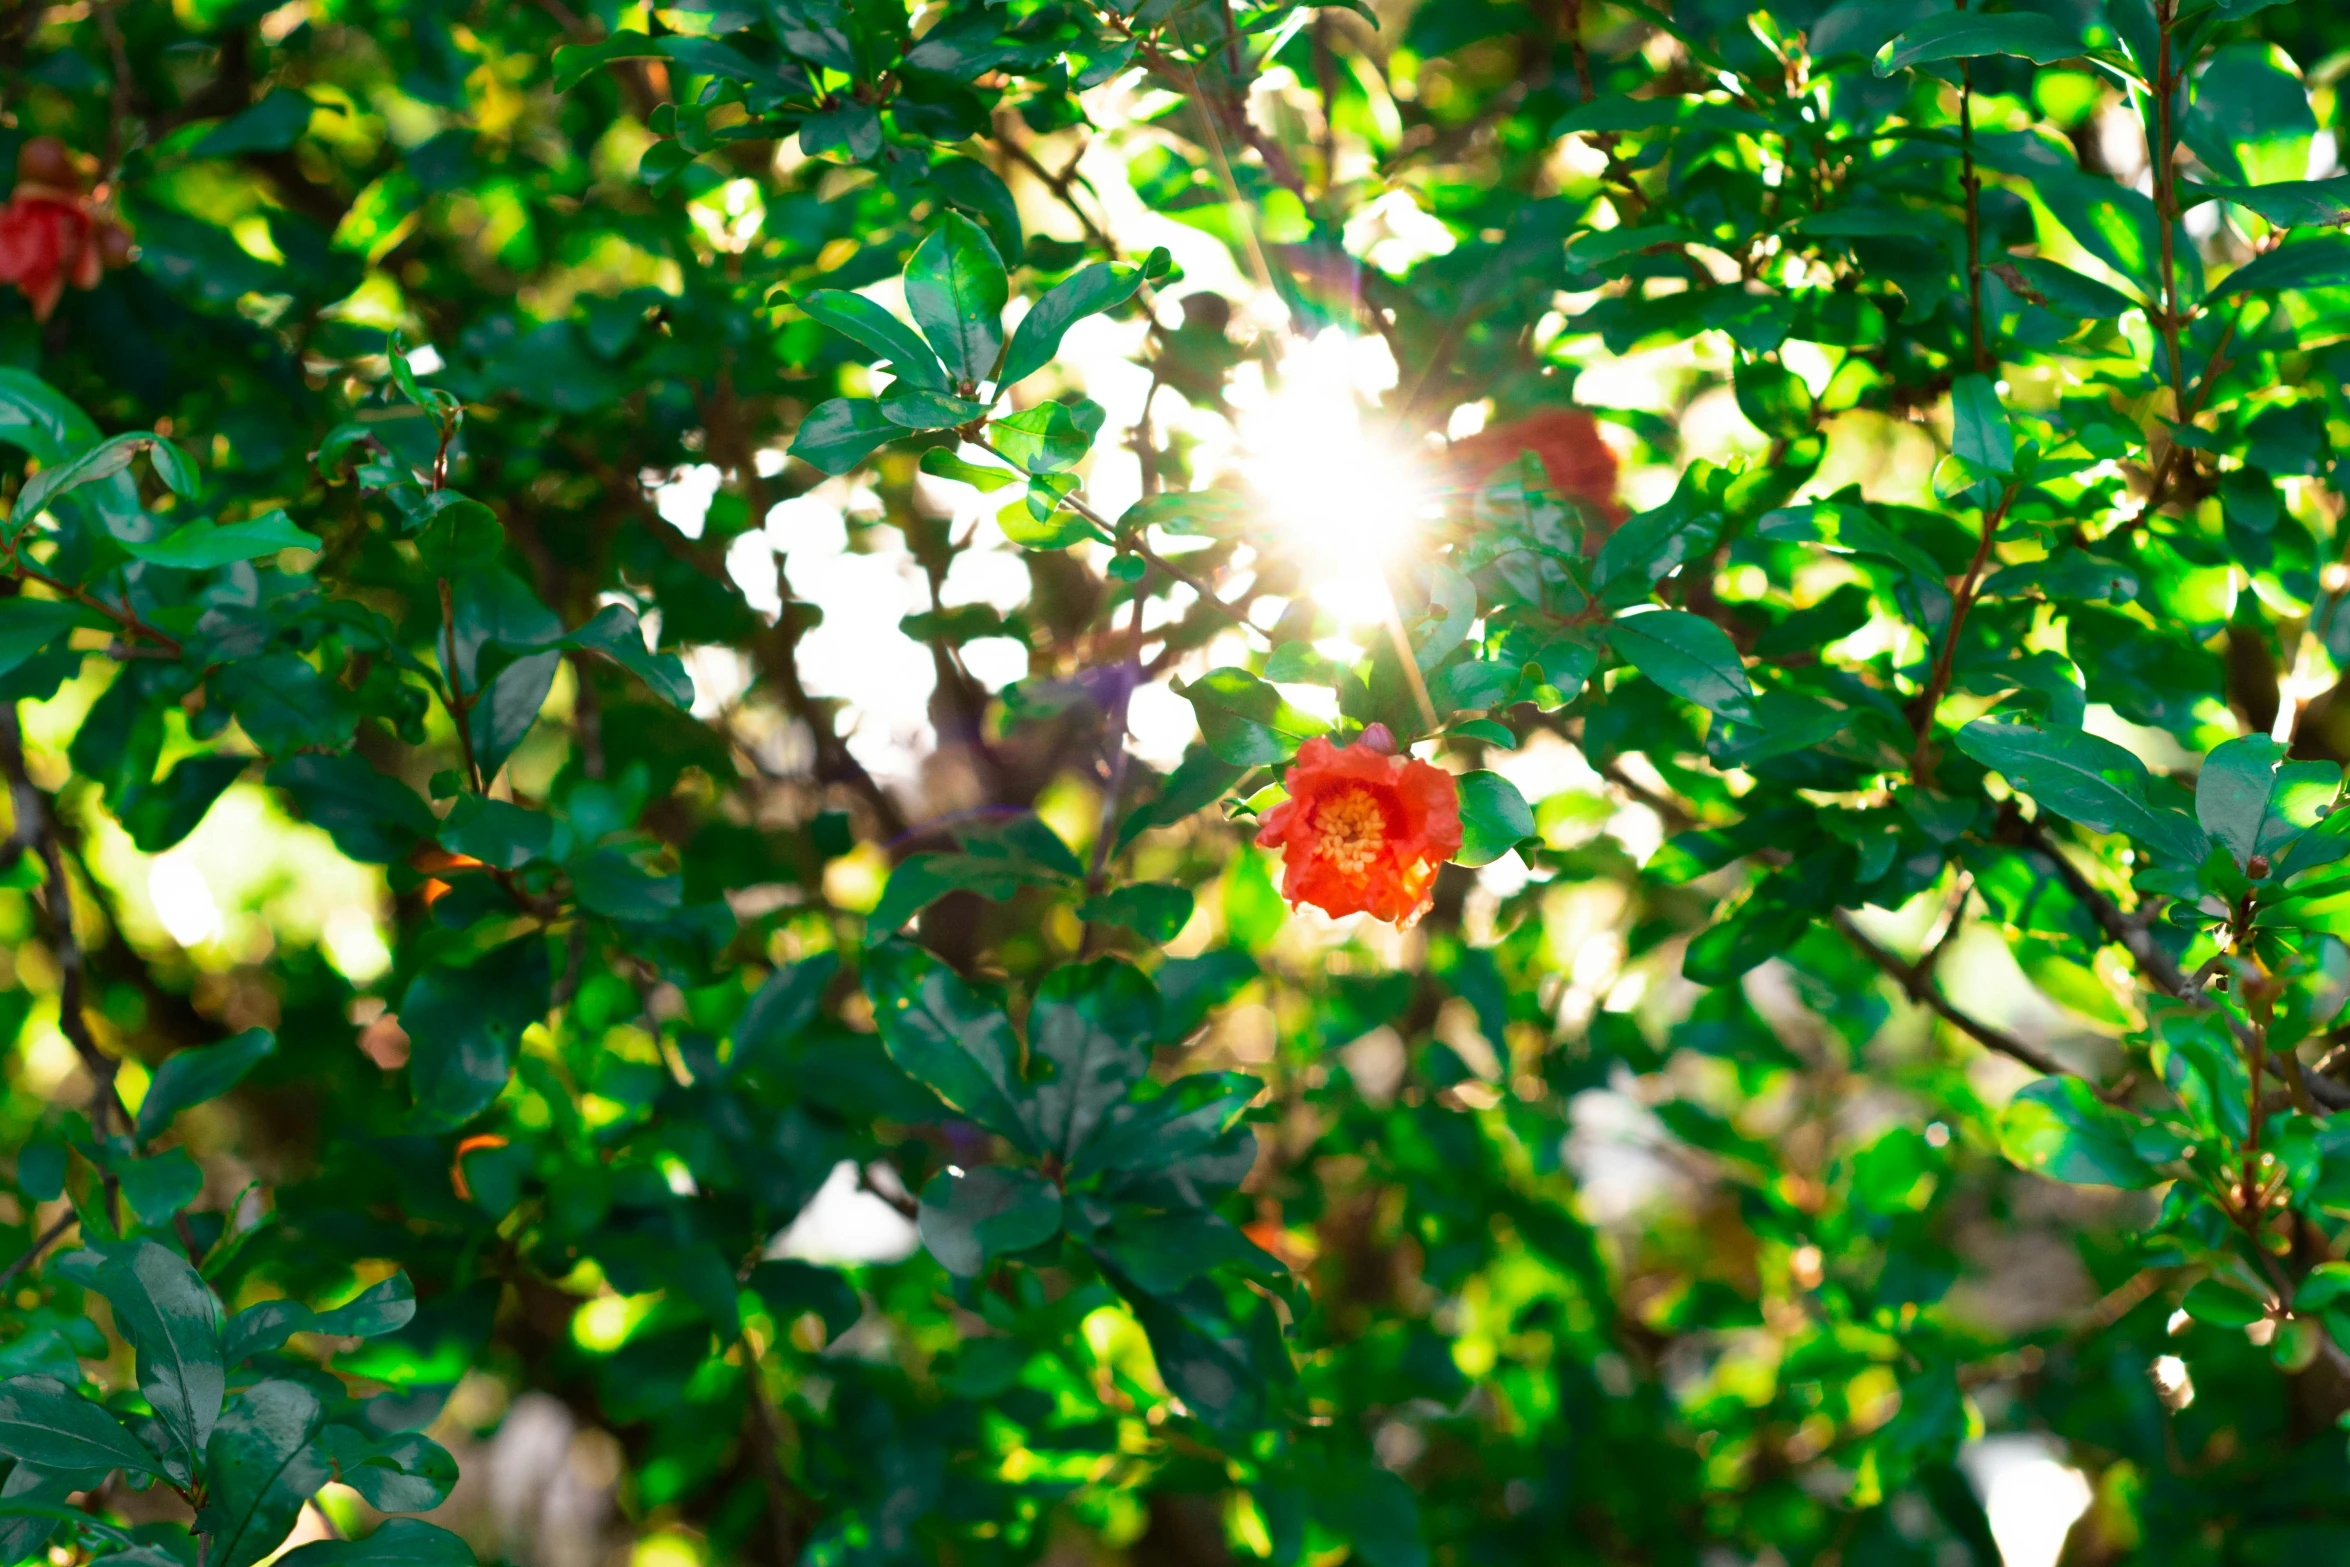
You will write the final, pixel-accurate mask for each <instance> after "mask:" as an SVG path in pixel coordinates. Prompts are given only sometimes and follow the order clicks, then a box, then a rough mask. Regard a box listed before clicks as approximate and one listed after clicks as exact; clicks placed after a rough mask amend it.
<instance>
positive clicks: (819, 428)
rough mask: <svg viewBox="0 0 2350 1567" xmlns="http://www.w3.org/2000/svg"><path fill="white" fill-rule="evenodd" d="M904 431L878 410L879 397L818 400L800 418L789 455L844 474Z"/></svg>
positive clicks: (815, 466) (831, 472)
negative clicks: (806, 413)
mask: <svg viewBox="0 0 2350 1567" xmlns="http://www.w3.org/2000/svg"><path fill="white" fill-rule="evenodd" d="M905 433H906V432H905V430H904V429H903V428H902V427H901V426H899V425H897V424H895V423H893V422H891V420H890V418H889V416H888V415H887V414H885V413H883V412H882V411H881V403H880V402H879V400H878V399H875V398H871V397H836V398H834V399H832V401H830V402H828V403H818V404H817V405H816V407H815V408H814V409H813V410H811V411H810V412H809V414H808V417H807V418H805V419H802V420H801V421H800V433H799V434H798V435H795V436H794V437H792V443H791V455H792V456H794V457H797V458H799V459H800V460H801V461H802V462H805V463H807V464H808V465H809V466H811V467H813V468H816V469H818V470H819V471H821V472H824V473H829V474H843V473H847V472H848V471H849V470H850V469H851V468H854V467H855V466H857V464H859V463H861V462H863V461H864V460H865V459H866V458H867V457H868V456H870V455H871V454H872V452H873V449H874V448H875V447H877V446H880V445H881V444H882V443H883V442H885V441H893V440H895V439H897V438H898V437H899V436H901V435H903V434H905Z"/></svg>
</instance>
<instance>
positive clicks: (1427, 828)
mask: <svg viewBox="0 0 2350 1567" xmlns="http://www.w3.org/2000/svg"><path fill="white" fill-rule="evenodd" d="M1284 782H1286V784H1287V785H1288V787H1289V798H1288V799H1286V800H1284V801H1282V802H1281V803H1280V804H1279V805H1276V806H1275V807H1273V809H1272V810H1271V811H1269V812H1267V813H1266V815H1265V824H1264V826H1263V828H1262V829H1260V830H1259V831H1258V833H1257V843H1258V845H1259V846H1260V847H1262V848H1267V849H1275V848H1277V849H1280V850H1281V851H1282V866H1281V895H1282V896H1283V897H1285V898H1287V899H1288V900H1289V903H1290V906H1291V907H1292V908H1295V907H1297V906H1298V905H1299V904H1302V903H1310V904H1312V905H1313V906H1314V907H1315V908H1317V909H1320V910H1321V911H1322V912H1323V913H1325V914H1334V915H1335V914H1371V915H1375V916H1376V917H1378V918H1380V919H1383V920H1393V921H1394V922H1395V923H1396V924H1398V925H1410V924H1412V923H1413V922H1414V921H1415V920H1417V919H1419V917H1420V916H1421V915H1422V914H1425V913H1426V912H1427V911H1428V905H1429V904H1430V903H1431V902H1432V901H1433V900H1434V888H1435V885H1436V871H1437V867H1439V866H1441V865H1442V864H1443V863H1444V862H1445V861H1446V860H1449V859H1451V858H1452V857H1453V856H1454V855H1456V854H1458V853H1460V852H1461V792H1460V786H1459V785H1458V784H1456V783H1454V782H1453V777H1452V774H1450V773H1448V772H1446V771H1445V770H1444V769H1443V768H1441V767H1431V766H1430V765H1429V764H1427V763H1426V762H1419V761H1414V760H1413V759H1411V758H1410V757H1408V756H1398V755H1396V754H1395V737H1394V736H1393V735H1391V734H1389V733H1388V732H1387V726H1386V725H1384V724H1373V725H1372V726H1371V727H1370V728H1368V729H1366V730H1364V731H1363V734H1362V737H1361V738H1360V739H1358V740H1356V741H1355V743H1354V744H1352V745H1348V746H1335V745H1332V744H1331V743H1330V742H1329V741H1327V740H1308V741H1307V742H1306V743H1305V745H1304V746H1303V747H1302V748H1301V749H1300V750H1299V751H1298V753H1297V761H1296V763H1295V764H1294V765H1293V766H1292V767H1291V768H1290V769H1289V773H1288V776H1287V778H1286V779H1285V780H1284Z"/></svg>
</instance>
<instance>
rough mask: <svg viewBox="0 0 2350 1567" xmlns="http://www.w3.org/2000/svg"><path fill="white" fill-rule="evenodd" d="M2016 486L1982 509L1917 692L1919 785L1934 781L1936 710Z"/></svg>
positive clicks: (1914, 769) (1914, 766)
mask: <svg viewBox="0 0 2350 1567" xmlns="http://www.w3.org/2000/svg"><path fill="white" fill-rule="evenodd" d="M2016 488H2017V487H2016V486H2015V485H2013V484H2010V485H2009V486H2008V487H2007V489H2006V490H2005V491H2004V492H2003V493H2002V494H2001V495H2000V497H1999V504H1998V505H1996V506H1994V507H1992V508H1991V509H1990V510H1989V511H1986V512H1984V513H1983V537H1982V539H1981V540H1980V541H1979V542H1978V543H1977V544H1976V545H1975V558H1974V560H1973V561H1972V562H1971V563H1970V564H1969V565H1968V566H1967V570H1966V577H1965V579H1964V580H1962V581H1961V582H1960V583H1959V585H1958V591H1957V592H1956V593H1953V594H1952V595H1951V596H1950V630H1949V632H1948V634H1947V635H1945V636H1944V637H1943V639H1942V654H1941V656H1940V657H1939V658H1937V659H1935V660H1934V674H1933V678H1932V679H1931V680H1930V681H1928V682H1927V684H1926V689H1925V690H1924V691H1922V692H1920V693H1919V695H1918V706H1917V724H1916V731H1917V747H1916V749H1915V750H1913V751H1912V752H1911V753H1910V758H1909V776H1910V779H1911V781H1912V782H1915V783H1918V784H1920V785H1926V784H1931V783H1932V782H1933V781H1934V750H1933V741H1934V710H1935V709H1936V708H1938V707H1940V706H1941V705H1942V698H1943V696H1944V694H1945V693H1947V692H1948V691H1949V689H1950V670H1951V665H1952V663H1953V662H1954V661H1955V660H1956V659H1957V657H1958V637H1959V633H1960V632H1961V631H1962V630H1964V629H1965V627H1966V616H1967V611H1968V610H1969V609H1970V608H1972V607H1973V605H1974V602H1975V589H1976V587H1977V586H1978V585H1979V584H1980V583H1981V581H1982V579H1983V568H1984V567H1985V566H1987V565H1989V564H1990V563H1991V546H1992V545H1993V544H1994V543H1996V542H1997V541H1998V538H1999V524H2000V522H2001V521H2002V520H2003V519H2004V518H2005V517H2006V516H2007V508H2008V506H2009V505H2010V503H2012V502H2013V501H2014V500H2015V495H2016Z"/></svg>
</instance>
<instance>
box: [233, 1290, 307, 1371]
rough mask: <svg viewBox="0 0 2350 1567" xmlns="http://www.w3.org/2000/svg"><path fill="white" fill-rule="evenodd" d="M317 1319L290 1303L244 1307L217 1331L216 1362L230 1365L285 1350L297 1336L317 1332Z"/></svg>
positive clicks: (274, 1302)
mask: <svg viewBox="0 0 2350 1567" xmlns="http://www.w3.org/2000/svg"><path fill="white" fill-rule="evenodd" d="M317 1327H318V1319H317V1317H316V1316H315V1315H313V1314H312V1312H311V1310H310V1308H309V1307H308V1306H305V1305H303V1304H302V1303H301V1302H299V1301H292V1300H265V1301H262V1302H260V1303H259V1304H258V1305H252V1306H247V1307H246V1308H245V1309H244V1310H243V1311H240V1312H238V1313H237V1314H236V1315H235V1316H233V1317H231V1318H229V1319H228V1322H227V1323H226V1324H225V1325H224V1326H223V1327H222V1328H221V1330H220V1359H221V1363H222V1364H223V1365H229V1366H234V1365H237V1364H239V1363H240V1362H242V1361H245V1360H247V1359H249V1358H251V1357H252V1356H254V1355H266V1354H268V1353H270V1352H271V1351H272V1350H277V1349H282V1348H284V1347H285V1343H286V1340H288V1339H290V1338H292V1337H293V1336H294V1335H295V1334H297V1333H311V1332H315V1331H317Z"/></svg>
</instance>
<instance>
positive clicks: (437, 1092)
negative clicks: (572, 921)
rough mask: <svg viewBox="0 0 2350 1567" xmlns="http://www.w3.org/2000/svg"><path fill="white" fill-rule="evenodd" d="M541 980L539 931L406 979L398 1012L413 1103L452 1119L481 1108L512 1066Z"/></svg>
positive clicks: (543, 1007) (544, 976)
mask: <svg viewBox="0 0 2350 1567" xmlns="http://www.w3.org/2000/svg"><path fill="white" fill-rule="evenodd" d="M549 984H550V978H549V973H548V963H547V944H546V941H545V939H544V938H543V937H539V936H525V937H523V938H522V939H521V940H519V941H514V942H509V943H507V944H506V945H505V946H503V947H499V948H497V949H496V950H494V951H492V952H489V953H487V954H485V955H483V956H482V957H481V958H480V959H478V960H476V961H475V963H474V964H473V966H472V967H471V968H462V969H460V968H446V967H439V966H435V967H431V968H427V969H426V970H425V971H424V972H423V973H421V974H419V975H417V976H416V978H415V979H413V980H411V981H409V984H408V990H407V993H406V994H405V995H404V996H402V998H401V1000H400V1013H399V1016H400V1027H401V1028H402V1029H404V1030H406V1032H407V1034H408V1039H409V1044H410V1055H409V1059H408V1074H409V1077H410V1079H411V1080H412V1081H413V1083H414V1084H415V1089H416V1108H417V1110H418V1111H419V1112H420V1113H421V1114H423V1115H425V1116H427V1117H430V1118H431V1119H433V1120H435V1121H438V1122H440V1123H443V1124H446V1125H456V1124H458V1123H461V1122H464V1121H470V1120H471V1119H473V1118H474V1117H475V1116H477V1115H479V1114H480V1113H481V1112H482V1111H484V1110H486V1109H488V1108H489V1106H490V1103H491V1101H493V1100H495V1099H496V1098H497V1097H498V1095H499V1093H500V1092H501V1091H502V1090H503V1089H504V1088H505V1086H506V1079H507V1078H508V1077H509V1076H510V1075H511V1074H512V1073H513V1070H514V1050H515V1047H516V1045H517V1044H518V1043H519V1042H520V1040H521V1038H522V1031H523V1030H524V1029H525V1028H527V1027H528V1026H530V1025H531V1024H532V1023H536V1022H539V1021H541V1020H542V1019H544V1018H545V1017H546V1015H547V1005H548V1001H547V997H548V987H549Z"/></svg>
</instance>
